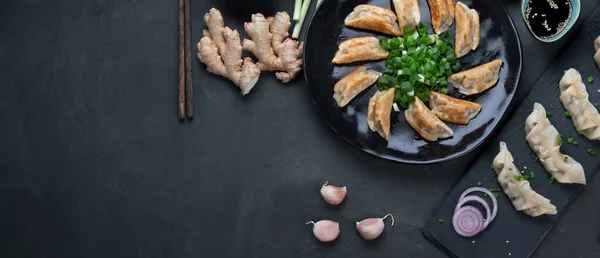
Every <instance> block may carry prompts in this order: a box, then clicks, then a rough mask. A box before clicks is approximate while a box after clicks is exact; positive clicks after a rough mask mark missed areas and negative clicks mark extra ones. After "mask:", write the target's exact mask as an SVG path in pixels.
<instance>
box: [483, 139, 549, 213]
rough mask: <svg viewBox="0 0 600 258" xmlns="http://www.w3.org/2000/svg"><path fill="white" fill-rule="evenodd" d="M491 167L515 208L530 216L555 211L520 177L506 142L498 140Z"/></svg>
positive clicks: (547, 201)
mask: <svg viewBox="0 0 600 258" xmlns="http://www.w3.org/2000/svg"><path fill="white" fill-rule="evenodd" d="M492 167H493V168H494V171H496V174H497V175H498V183H499V184H500V186H501V187H502V190H504V193H505V194H506V195H507V196H508V198H509V199H510V200H511V201H512V204H513V206H514V207H515V209H516V210H518V211H523V212H525V214H527V215H529V216H531V217H537V216H540V215H543V214H552V215H554V214H556V213H557V211H556V206H554V205H552V203H550V200H548V199H546V198H545V197H544V196H541V195H540V194H538V193H537V192H535V191H534V190H533V189H531V185H529V182H528V181H527V180H525V179H520V176H521V172H520V171H519V168H517V166H515V164H514V159H513V156H512V154H510V152H509V151H508V148H507V147H506V143H504V142H500V152H499V153H498V155H497V156H496V158H494V162H493V164H492Z"/></svg>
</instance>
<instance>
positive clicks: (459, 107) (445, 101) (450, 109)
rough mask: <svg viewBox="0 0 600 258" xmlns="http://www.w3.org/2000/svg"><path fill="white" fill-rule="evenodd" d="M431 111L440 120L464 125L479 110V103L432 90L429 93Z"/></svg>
mask: <svg viewBox="0 0 600 258" xmlns="http://www.w3.org/2000/svg"><path fill="white" fill-rule="evenodd" d="M429 107H430V108H431V112H433V114H435V116H437V117H438V118H439V119H441V120H442V121H446V122H449V123H455V124H461V125H466V124H469V122H470V121H471V119H473V118H474V117H475V116H477V114H479V111H481V105H480V104H477V103H474V102H471V101H467V100H462V99H455V98H453V97H450V96H448V95H445V94H442V93H438V92H435V91H432V92H430V93H429Z"/></svg>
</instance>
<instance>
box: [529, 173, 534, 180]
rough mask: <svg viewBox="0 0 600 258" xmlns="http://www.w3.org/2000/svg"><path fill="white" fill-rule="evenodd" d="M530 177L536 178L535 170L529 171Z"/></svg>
mask: <svg viewBox="0 0 600 258" xmlns="http://www.w3.org/2000/svg"><path fill="white" fill-rule="evenodd" d="M529 178H531V179H534V178H535V174H534V173H533V171H531V172H529Z"/></svg>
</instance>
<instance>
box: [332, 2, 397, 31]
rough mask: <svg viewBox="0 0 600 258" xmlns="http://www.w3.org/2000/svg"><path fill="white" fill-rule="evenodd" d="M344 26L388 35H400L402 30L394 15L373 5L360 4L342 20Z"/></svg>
mask: <svg viewBox="0 0 600 258" xmlns="http://www.w3.org/2000/svg"><path fill="white" fill-rule="evenodd" d="M344 25H346V26H348V27H352V28H357V29H363V30H372V31H377V32H381V33H384V34H388V35H394V36H401V35H402V29H401V28H400V27H399V26H398V22H397V17H396V14H394V12H392V11H390V10H388V9H385V8H381V7H378V6H374V5H368V4H361V5H358V6H356V7H355V8H354V11H352V12H351V13H350V14H348V16H346V19H344Z"/></svg>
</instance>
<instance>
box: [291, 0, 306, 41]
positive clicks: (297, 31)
mask: <svg viewBox="0 0 600 258" xmlns="http://www.w3.org/2000/svg"><path fill="white" fill-rule="evenodd" d="M310 1H311V0H304V2H303V3H302V10H301V13H300V20H299V21H298V22H297V23H296V25H295V26H294V31H293V33H292V38H293V39H298V37H300V31H301V30H302V24H303V23H304V19H306V14H308V7H309V6H310Z"/></svg>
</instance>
